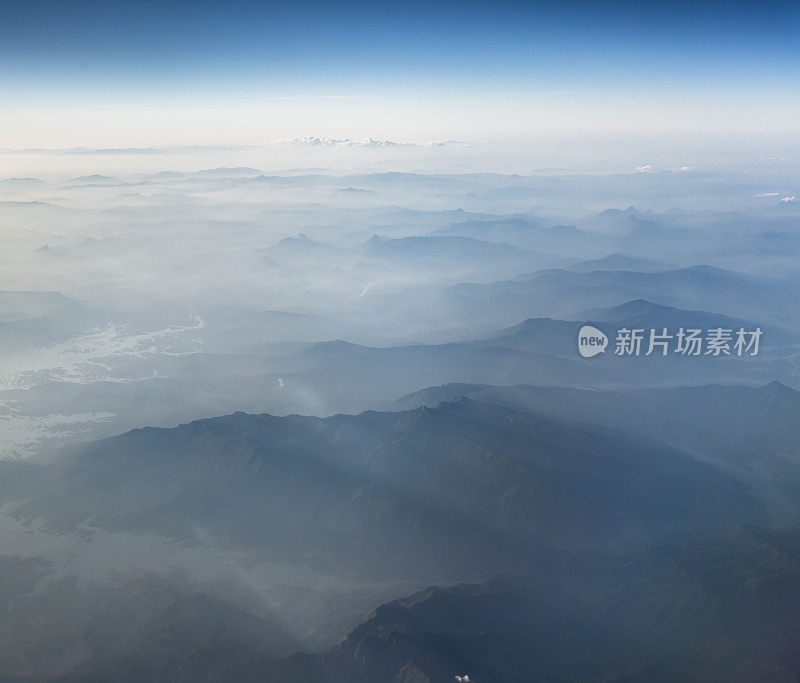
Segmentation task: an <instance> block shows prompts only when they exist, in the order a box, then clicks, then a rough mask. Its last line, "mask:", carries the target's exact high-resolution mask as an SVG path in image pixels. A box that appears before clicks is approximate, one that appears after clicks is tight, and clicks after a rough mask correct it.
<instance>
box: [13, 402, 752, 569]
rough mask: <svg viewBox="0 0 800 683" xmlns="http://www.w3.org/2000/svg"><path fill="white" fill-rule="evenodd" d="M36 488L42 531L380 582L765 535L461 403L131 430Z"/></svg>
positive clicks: (545, 426)
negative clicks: (221, 554)
mask: <svg viewBox="0 0 800 683" xmlns="http://www.w3.org/2000/svg"><path fill="white" fill-rule="evenodd" d="M49 476H50V479H49V482H48V483H47V485H46V486H44V487H43V488H42V490H41V491H40V492H39V493H38V494H34V495H31V496H30V498H29V499H28V500H27V501H25V502H23V503H21V504H20V505H18V507H17V508H16V510H17V512H18V514H21V515H23V516H25V517H39V516H43V517H44V518H45V519H46V520H47V525H48V528H50V529H55V530H61V531H68V530H70V529H76V528H78V527H80V526H83V525H89V526H93V527H101V528H104V529H108V530H112V531H129V532H134V533H146V532H151V533H158V534H161V535H165V536H168V537H173V538H179V539H188V540H195V541H196V540H197V539H203V542H204V543H211V544H212V545H219V546H224V547H230V548H242V549H258V550H260V551H263V552H264V553H266V554H267V556H268V557H269V558H270V559H273V560H283V561H288V562H302V563H304V564H305V563H308V564H311V565H312V566H320V567H324V568H325V569H326V571H331V572H345V573H350V572H356V573H358V574H359V575H364V576H366V575H370V576H379V577H382V578H392V577H409V576H411V577H427V578H428V580H430V578H431V577H435V576H441V577H450V578H453V577H459V576H461V577H466V576H475V575H479V574H481V573H483V572H486V571H493V570H495V569H497V568H498V567H503V566H506V565H507V563H513V562H515V561H519V560H521V559H523V558H524V557H525V556H526V555H527V554H528V553H529V552H530V551H531V549H532V547H533V546H532V545H531V544H532V543H542V542H547V541H557V542H558V543H562V544H581V545H586V544H588V545H597V544H605V543H609V542H620V541H623V540H631V539H634V538H639V537H642V536H650V535H652V534H659V533H666V532H673V531H678V530H687V529H698V528H725V527H729V526H731V525H733V524H737V523H741V522H758V521H761V520H763V519H764V518H763V510H762V509H761V506H760V504H758V503H757V502H756V501H755V500H754V499H752V498H750V497H749V496H747V495H746V493H745V487H744V486H743V485H742V484H740V483H738V482H736V481H735V480H734V479H733V478H731V477H729V476H728V475H725V474H723V473H722V472H721V471H719V470H718V469H716V468H715V467H713V466H709V465H705V464H702V463H698V462H697V461H695V460H694V459H692V458H691V457H689V456H686V455H684V454H682V453H680V452H679V451H676V450H674V449H671V448H668V447H665V446H661V445H658V444H656V443H655V442H650V441H642V440H638V441H636V440H632V439H630V438H628V437H627V436H625V435H624V434H621V433H616V432H609V431H604V430H599V429H596V428H588V427H582V426H579V425H576V424H574V423H571V422H567V421H563V420H558V419H553V418H551V417H545V416H542V415H532V414H527V413H522V412H518V411H515V410H511V409H509V408H504V407H500V406H497V405H490V404H484V403H478V402H475V401H471V400H468V399H461V400H457V401H454V402H451V403H446V404H443V405H441V406H439V407H437V408H435V409H429V408H419V409H416V410H410V411H405V412H399V413H376V412H367V413H362V414H360V415H337V416H334V417H331V418H326V419H319V418H312V417H301V416H296V415H293V416H289V417H285V418H278V417H273V416H270V415H246V414H243V413H237V414H234V415H229V416H226V417H221V418H213V419H209V420H200V421H197V422H193V423H190V424H187V425H182V426H180V427H177V428H174V429H140V430H134V431H132V432H129V433H127V434H124V435H122V436H120V437H115V438H112V439H106V440H104V441H101V442H98V443H96V444H94V445H92V446H90V447H88V448H85V449H84V450H82V451H80V452H78V453H77V454H76V455H75V456H74V457H72V458H70V459H68V460H67V461H65V462H63V463H61V464H60V465H58V466H56V467H55V468H54V469H53V470H52V471H51V472H50V474H49ZM443 548H447V552H443V551H442V549H443Z"/></svg>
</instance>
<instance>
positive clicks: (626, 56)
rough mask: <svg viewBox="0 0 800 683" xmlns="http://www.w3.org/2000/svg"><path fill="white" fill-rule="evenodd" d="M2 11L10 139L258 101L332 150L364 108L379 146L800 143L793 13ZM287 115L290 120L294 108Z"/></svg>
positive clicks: (420, 8)
mask: <svg viewBox="0 0 800 683" xmlns="http://www.w3.org/2000/svg"><path fill="white" fill-rule="evenodd" d="M0 7H1V8H2V9H1V10H0V12H1V14H0V86H2V88H3V91H4V93H5V97H4V100H5V102H6V104H5V105H4V109H5V112H3V113H4V114H5V115H6V119H7V120H6V121H5V123H7V126H6V127H7V128H8V127H9V126H10V130H11V131H12V132H14V131H21V130H22V128H20V126H22V127H23V128H25V126H26V125H27V128H25V130H26V134H25V136H26V137H25V139H27V137H30V136H32V135H34V134H35V132H36V130H35V126H36V125H42V124H41V123H40V118H41V117H37V116H36V115H34V116H33V118H32V119H31V117H30V116H27V114H26V112H30V111H32V110H33V111H41V110H42V108H50V109H51V111H59V110H60V109H61V108H63V110H64V121H69V120H70V116H72V114H70V112H74V111H75V110H76V108H78V109H79V108H80V107H81V106H83V105H86V106H95V107H96V106H110V107H116V109H115V111H116V114H114V115H113V116H111V120H113V119H114V117H115V116H116V117H117V118H118V119H120V121H121V118H120V117H122V118H124V116H130V114H129V113H128V114H125V115H123V114H122V113H121V109H122V108H128V109H130V108H131V107H134V106H139V107H140V108H141V109H142V110H146V111H147V112H149V114H146V115H145V117H144V118H145V119H147V120H150V121H151V122H152V120H153V116H154V115H155V112H156V111H157V110H158V109H159V108H160V109H161V110H162V111H164V113H165V116H166V118H165V121H172V120H173V119H175V118H180V117H186V116H187V115H188V114H187V112H188V111H194V112H195V117H196V119H197V120H198V121H200V120H201V119H203V120H206V121H207V122H208V121H211V120H216V119H215V118H214V116H216V115H215V114H213V112H214V111H217V110H218V109H219V108H220V107H223V106H225V103H226V102H227V103H228V105H229V106H230V107H233V108H236V107H241V108H243V111H244V110H245V109H247V108H248V107H249V108H250V110H251V111H250V113H249V114H247V116H246V117H245V118H247V119H248V120H251V119H252V120H254V119H255V118H258V116H259V113H258V112H257V111H256V109H257V108H258V106H259V105H258V104H257V103H259V102H261V103H263V102H264V101H269V102H271V104H270V106H269V107H268V109H269V110H270V111H271V112H272V113H271V114H270V111H266V110H264V111H262V112H261V114H260V116H262V117H264V116H266V117H267V120H270V118H269V117H270V116H272V117H274V120H275V123H276V126H275V128H276V131H277V130H278V129H280V130H281V131H288V130H289V128H290V127H288V126H287V125H286V124H287V122H289V120H290V119H295V120H297V121H298V130H297V133H298V134H300V133H301V132H305V134H309V135H314V134H326V132H327V131H319V130H305V131H301V130H300V126H299V124H300V123H303V122H304V116H306V115H308V124H311V125H314V126H316V125H322V126H323V127H324V125H325V118H324V116H326V115H327V116H328V117H329V119H331V123H332V126H331V128H332V131H331V132H333V129H336V130H338V131H343V130H345V129H346V125H344V121H343V120H338V119H340V118H346V117H347V116H348V114H347V113H346V111H347V107H344V106H343V104H342V103H343V102H345V101H348V100H349V101H350V107H351V109H352V108H355V107H357V106H362V105H363V103H364V102H367V101H369V100H370V99H374V100H375V101H378V100H380V101H382V102H383V103H384V104H383V106H382V107H381V106H378V105H373V106H371V107H370V106H367V107H366V109H368V110H369V111H370V112H371V114H370V116H372V117H373V119H375V120H376V122H377V123H376V125H375V129H376V131H378V132H380V131H382V130H390V129H391V128H392V126H393V125H394V126H395V128H397V129H398V133H399V134H402V133H403V131H402V126H400V127H398V126H397V125H396V124H397V123H401V122H400V121H398V120H397V119H398V118H405V119H406V124H408V123H409V122H408V120H407V118H408V115H409V114H412V115H413V112H414V111H417V116H418V117H419V118H420V119H422V118H423V117H425V115H426V112H428V114H429V117H428V118H429V121H430V122H432V125H430V126H428V127H427V129H426V126H425V121H423V120H420V121H419V122H418V123H419V125H417V126H416V128H415V127H414V126H409V125H406V128H407V131H406V133H405V134H407V135H410V134H413V133H415V132H416V133H418V134H428V133H431V134H433V133H436V134H437V135H445V136H446V135H447V132H448V131H447V125H446V121H447V119H448V117H449V118H450V119H453V118H454V117H456V116H461V118H462V120H461V121H459V122H456V123H457V125H454V126H453V129H454V131H453V132H454V133H463V132H464V131H466V132H468V131H469V130H470V124H469V123H468V119H469V118H470V116H472V118H473V119H474V121H473V125H472V128H473V129H474V130H475V132H476V133H478V132H480V133H481V134H483V135H486V134H488V133H490V132H491V130H490V128H491V123H490V121H491V120H492V119H496V118H497V117H498V116H502V112H503V111H509V115H510V120H511V121H512V122H513V126H512V127H514V130H515V131H516V130H517V128H519V127H522V128H524V126H525V124H524V120H525V118H526V117H528V118H530V117H531V116H532V117H533V121H532V123H531V126H532V127H534V128H535V127H536V126H547V125H550V124H553V125H555V124H558V121H559V119H561V120H563V121H565V122H566V123H565V125H567V127H577V128H593V127H596V128H601V129H602V128H603V127H607V126H610V127H615V128H619V127H624V125H626V122H625V120H619V119H620V118H621V119H625V117H626V116H627V117H629V119H630V121H629V124H630V125H632V126H634V127H636V126H639V127H641V126H642V125H644V124H646V123H647V121H646V119H648V117H649V118H652V126H653V127H654V128H657V127H659V126H664V125H667V126H668V124H669V123H670V121H671V120H673V119H671V118H670V116H671V114H670V112H671V111H673V110H674V111H675V112H676V116H675V117H674V121H675V123H676V127H689V128H691V127H696V128H698V129H699V128H703V127H704V126H705V127H712V128H713V127H715V114H714V112H715V111H718V114H716V117H717V118H716V120H718V122H719V127H737V126H738V127H740V128H743V129H746V128H753V129H758V128H765V127H767V128H769V127H775V128H780V127H792V125H791V123H792V120H793V115H794V113H795V109H794V108H795V107H796V106H797V103H798V96H799V95H800V87H799V86H798V77H797V72H798V66H800V59H799V58H800V22H799V21H798V17H800V4H798V3H797V2H762V3H758V2H748V3H738V2H726V3H718V2H713V3H712V2H694V3H688V2H678V3H660V4H656V3H644V2H640V3H633V2H566V3H564V2H561V3H515V2H493V3H488V2H486V3H469V2H461V3H455V2H453V3H445V2H434V3H424V4H418V5H415V4H408V3H355V2H351V3H341V2H340V3H318V2H317V3H315V2H300V3H291V5H289V4H288V3H287V4H281V5H277V4H270V3H263V2H262V3H256V2H228V3H223V2H204V1H202V0H201V1H197V2H180V1H178V2H175V1H173V2H169V1H162V2H149V1H144V2H110V1H109V2H80V1H77V2H57V1H49V2H42V1H37V0H28V1H26V2H13V3H11V2H2V3H0ZM292 98H296V106H294V107H287V106H285V102H286V101H288V100H291V99H292ZM303 98H307V101H306V103H305V105H304V107H305V109H303V107H302V106H301V103H300V101H301V100H302V99H303ZM337 98H341V101H339V102H337V103H335V106H333V105H332V104H331V101H333V100H336V99H337ZM320 101H326V103H325V105H324V106H319V102H320ZM276 102H278V103H279V104H276ZM315 102H316V104H315ZM359 102H360V103H361V105H359V104H358V103H359ZM414 103H417V105H418V106H416V107H415V106H414ZM254 107H255V109H253V108H254ZM515 107H516V109H515ZM704 107H705V109H704ZM312 109H316V110H317V111H320V116H317V117H316V118H315V117H314V116H311V115H310V114H311V113H312V112H311V111H310V110H312ZM362 109H364V107H363V106H362ZM470 109H474V110H475V113H474V114H470V112H469V110H470ZM579 109H580V110H583V113H582V116H583V118H581V117H580V116H576V111H577V110H579ZM301 110H302V111H301ZM305 110H309V111H305ZM321 110H325V111H324V112H322V111H321ZM536 112H538V114H537V113H536ZM354 113H355V114H358V112H354ZM678 114H679V115H678ZM0 115H2V114H0ZM298 116H299V118H298ZM170 117H172V118H170ZM208 117H210V119H209V118H208ZM248 117H249V118H248ZM320 117H321V118H320ZM26 118H27V119H28V120H29V122H28V123H27V124H25V120H26ZM355 118H356V119H359V116H358V115H356V117H355ZM333 119H337V120H333ZM236 120H237V121H240V118H239V119H236ZM392 121H394V123H392ZM382 122H385V124H386V125H383V123H382ZM131 123H132V124H135V121H132V122H131ZM277 124H280V125H277ZM120 125H121V124H120V123H119V122H117V123H116V124H114V125H113V126H112V128H113V129H114V130H117V128H119V126H120ZM148 125H150V124H148ZM171 125H173V124H171V123H169V124H168V125H167V127H169V126H171ZM201 126H202V123H199V124H198V131H199V128H200V127H201ZM353 128H354V129H355V128H356V125H355V122H354V125H353ZM367 128H369V126H367ZM499 128H502V126H499ZM151 129H152V126H150V128H148V130H151ZM434 129H435V130H434ZM248 130H249V129H248ZM78 132H79V131H78ZM143 132H144V131H143ZM364 133H365V134H370V131H369V130H366V129H365V130H364ZM78 137H80V135H78Z"/></svg>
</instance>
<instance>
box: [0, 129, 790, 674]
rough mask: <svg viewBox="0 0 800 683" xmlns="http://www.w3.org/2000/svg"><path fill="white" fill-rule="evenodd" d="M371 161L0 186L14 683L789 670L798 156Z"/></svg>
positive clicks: (97, 168)
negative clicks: (508, 166) (585, 168)
mask: <svg viewBox="0 0 800 683" xmlns="http://www.w3.org/2000/svg"><path fill="white" fill-rule="evenodd" d="M315 140H316V141H315ZM371 142H372V143H375V144H367V143H364V146H365V150H364V151H363V152H362V151H358V150H352V149H349V148H348V149H347V150H346V152H347V154H348V155H350V156H348V157H347V161H345V160H344V157H343V156H335V157H325V156H324V155H322V156H320V155H319V154H318V150H317V148H318V147H319V146H320V145H321V144H322V142H321V141H319V140H318V139H307V140H297V141H293V143H292V149H293V150H294V149H295V147H296V148H297V150H299V151H293V152H292V153H293V154H296V155H297V159H296V160H295V161H296V165H293V166H287V167H286V168H280V169H278V170H265V169H274V168H275V165H274V163H272V162H271V160H270V159H269V158H268V154H267V153H266V152H264V153H263V154H262V158H261V162H262V163H261V164H260V165H259V167H257V166H256V164H257V162H258V161H259V159H258V155H259V154H261V152H259V153H258V154H257V153H256V152H255V151H252V150H248V151H247V152H246V154H245V153H243V152H235V153H234V152H231V153H230V156H231V157H232V158H233V161H232V162H231V164H230V165H226V166H219V165H218V164H217V165H215V166H208V167H206V166H204V165H203V164H202V163H201V161H202V160H201V158H200V156H199V154H200V153H199V152H195V151H191V150H190V151H184V152H181V154H175V155H170V154H168V153H167V152H163V153H162V152H154V151H152V150H150V151H148V150H138V151H134V152H133V153H130V156H135V157H136V159H137V161H136V163H135V164H134V163H132V162H131V163H129V156H128V155H126V153H125V150H105V152H102V150H98V151H96V152H97V153H93V152H92V150H82V151H81V150H78V151H74V153H73V154H72V155H66V154H64V153H63V152H61V153H55V152H53V153H45V152H42V151H41V150H40V151H29V152H28V153H27V155H28V156H27V157H26V158H27V159H28V160H27V161H26V164H27V165H28V166H31V165H38V167H39V168H40V172H38V173H35V174H31V175H30V176H29V175H27V174H26V175H25V176H24V177H22V176H20V177H7V178H4V179H2V180H0V232H2V243H1V244H2V247H1V248H0V680H3V681H64V682H67V681H70V682H76V683H77V682H78V681H82V682H89V681H106V680H114V681H130V682H132V683H133V682H141V681H265V682H268V683H305V682H308V683H311V682H312V681H313V682H324V683H383V682H395V683H440V682H441V683H444V682H446V681H454V680H463V681H469V682H471V683H502V682H509V683H512V682H519V683H522V682H530V681H548V682H550V681H553V682H557V681H586V682H589V681H619V682H623V681H625V682H633V681H641V682H653V681H664V682H674V681H775V682H778V681H781V682H782V681H796V680H800V313H798V307H797V300H798V295H800V265H799V264H800V213H798V200H797V199H796V197H795V196H794V195H793V194H792V192H791V185H792V183H794V184H795V185H796V183H797V180H798V176H797V174H796V172H795V171H793V170H792V168H793V167H791V168H789V167H786V166H780V167H778V168H776V167H775V165H774V164H772V163H771V162H770V163H768V162H765V161H764V160H763V159H761V158H755V159H749V160H748V163H747V167H746V168H745V167H744V166H743V165H740V164H738V162H737V163H730V164H728V165H727V166H724V167H722V168H720V169H719V170H702V169H699V170H693V169H691V168H688V167H676V168H664V169H663V170H658V169H652V168H650V167H647V168H640V169H638V170H637V171H634V170H633V169H630V170H629V171H628V172H608V173H599V172H595V173H588V172H587V173H582V174H579V173H555V172H546V171H537V172H530V173H528V174H515V173H514V174H512V173H501V172H483V171H481V170H479V164H478V161H479V160H478V161H476V160H475V159H473V158H472V157H470V162H469V163H470V164H472V166H471V167H470V168H465V165H466V164H467V162H466V161H464V160H463V159H462V158H461V157H458V154H460V153H462V152H459V150H461V146H459V144H456V143H446V144H445V143H442V145H441V147H439V146H436V147H432V148H428V147H420V148H416V147H414V146H411V145H409V146H397V148H396V149H395V148H394V147H393V145H391V144H389V143H388V142H387V143H386V144H380V145H378V144H377V142H376V141H374V140H373V141H371ZM448 145H449V146H452V147H454V148H455V150H456V151H455V152H452V154H454V155H455V156H453V157H447V156H442V155H446V154H449V153H450V152H449V151H448V150H449V149H450V147H449V146H448ZM340 146H341V145H340ZM305 147H310V148H311V151H310V152H309V154H312V153H313V155H314V156H306V155H305V152H304V151H303V150H304V148H305ZM337 149H338V148H337ZM100 152H102V153H100ZM463 153H464V154H466V152H463ZM337 154H338V152H337ZM342 154H343V153H342ZM375 155H387V156H386V157H383V156H375ZM392 155H394V156H392ZM397 155H405V156H403V157H402V163H401V161H398V162H397V164H396V165H397V168H398V169H400V168H403V169H404V170H386V169H387V168H389V167H391V168H394V166H392V164H393V163H394V162H391V163H390V162H389V161H388V159H399V158H400V157H399V156H397ZM213 156H214V158H218V157H219V156H221V154H220V152H219V151H217V152H215V153H214V155H213ZM64 157H69V158H67V160H66V161H65V160H64ZM245 158H246V161H247V163H248V165H243V164H244V163H245V162H244V161H242V159H245ZM409 159H411V161H408V160H409ZM453 159H455V160H456V161H458V163H456V161H452V160H453ZM459 159H460V161H459ZM240 161H241V164H240V163H239V162H240ZM451 162H452V168H448V169H444V168H443V167H444V166H446V165H447V164H448V163H451ZM462 162H463V163H462ZM312 163H313V164H314V165H304V164H312ZM325 163H327V165H325ZM250 164H253V165H250ZM129 165H130V167H128V166H129ZM332 166H333V167H332ZM67 167H68V168H67ZM53 168H55V169H56V170H53ZM109 168H113V169H114V170H113V171H112V170H108V169H109ZM176 168H177V169H179V170H173V169H176ZM409 169H416V170H413V171H412V170H409ZM584 328H585V329H586V330H588V331H587V332H586V333H585V339H586V342H585V343H586V346H587V347H588V346H591V347H592V348H591V350H588V351H586V352H584V351H583V350H580V345H581V343H582V342H581V335H580V334H579V331H581V330H582V329H584ZM756 330H758V333H757V334H756ZM581 334H584V333H581ZM637 334H638V335H640V336H639V337H638V339H639V342H640V346H639V345H637V346H635V347H634V346H633V345H631V344H630V342H631V340H634V341H635V340H636V339H637V336H636V335H637ZM748 334H750V335H755V336H751V337H747V340H748V341H749V345H746V344H745V343H744V341H745V336H746V335H748ZM737 335H738V336H737ZM687 337H692V338H694V339H695V340H696V342H697V343H696V345H695V346H687V345H686V344H685V343H684V342H685V339H686V338H687ZM737 339H738V341H737ZM756 342H757V343H756ZM657 343H658V344H660V346H657V345H656V344H657ZM626 344H627V345H626Z"/></svg>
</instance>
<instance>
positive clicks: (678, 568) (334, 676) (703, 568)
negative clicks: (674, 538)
mask: <svg viewBox="0 0 800 683" xmlns="http://www.w3.org/2000/svg"><path fill="white" fill-rule="evenodd" d="M799 613H800V532H798V530H796V529H795V530H788V531H782V532H773V531H764V530H739V531H736V532H733V533H730V534H726V535H723V536H716V537H704V538H699V539H693V540H687V541H680V542H675V543H671V544H668V545H663V546H658V547H656V548H653V549H650V550H647V551H644V552H640V553H634V554H613V553H611V554H609V553H605V554H587V553H584V554H572V555H559V554H552V555H550V556H549V557H548V558H546V559H545V560H544V561H543V562H540V563H539V564H538V565H537V567H536V569H535V570H531V572H530V573H528V574H525V575H522V576H520V577H517V578H505V579H499V580H494V581H490V582H487V583H482V584H472V585H459V586H455V587H451V588H430V589H428V590H425V591H421V592H419V593H417V594H415V595H412V596H410V597H408V598H404V599H401V600H397V601H394V602H391V603H388V604H386V605H383V606H382V607H380V608H378V609H377V610H376V611H375V612H373V613H372V614H371V615H370V616H369V617H368V618H367V619H366V620H365V621H364V623H363V624H362V625H361V626H359V627H358V628H356V629H355V630H354V631H353V632H351V633H350V634H349V635H348V636H347V637H346V638H345V639H344V640H343V641H342V642H341V643H340V644H339V645H338V646H337V647H336V648H334V649H332V650H331V651H329V652H327V653H325V654H323V655H312V656H309V655H295V656H293V657H291V658H289V659H287V660H282V661H280V662H276V663H265V664H264V674H263V675H264V677H265V680H267V681H270V682H271V683H283V682H284V681H287V682H288V681H292V682H293V683H305V682H306V681H309V682H310V681H314V680H328V681H349V682H350V683H360V682H364V683H366V682H367V681H369V682H374V681H406V682H408V681H416V682H427V683H446V682H448V681H452V680H454V677H455V676H456V675H464V674H468V675H469V680H470V681H474V682H475V683H489V682H491V683H503V682H508V683H511V682H514V683H517V682H519V683H522V682H523V681H525V682H530V681H596V680H624V681H631V682H632V681H637V682H642V683H643V682H645V681H648V682H652V681H663V682H667V681H676V680H681V681H697V682H700V681H711V680H720V681H721V680H725V681H775V682H777V681H791V680H796V679H797V676H798V675H800V656H798V652H800V618H798V614H799Z"/></svg>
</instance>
